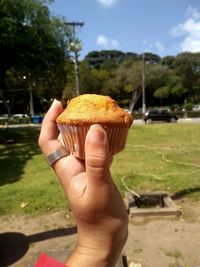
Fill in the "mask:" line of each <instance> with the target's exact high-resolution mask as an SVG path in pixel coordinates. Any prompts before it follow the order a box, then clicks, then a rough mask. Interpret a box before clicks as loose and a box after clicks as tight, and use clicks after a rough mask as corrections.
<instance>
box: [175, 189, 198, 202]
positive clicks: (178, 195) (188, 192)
mask: <svg viewBox="0 0 200 267" xmlns="http://www.w3.org/2000/svg"><path fill="white" fill-rule="evenodd" d="M198 192H200V186H197V187H190V188H186V189H183V190H180V191H178V192H176V193H175V194H174V195H172V196H171V198H172V199H173V200H176V199H180V198H183V197H186V196H189V195H191V194H193V193H198Z"/></svg>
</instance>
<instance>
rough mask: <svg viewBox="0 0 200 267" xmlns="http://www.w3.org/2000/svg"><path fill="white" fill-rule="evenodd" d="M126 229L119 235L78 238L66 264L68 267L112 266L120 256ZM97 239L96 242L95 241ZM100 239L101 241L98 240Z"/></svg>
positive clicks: (126, 234)
mask: <svg viewBox="0 0 200 267" xmlns="http://www.w3.org/2000/svg"><path fill="white" fill-rule="evenodd" d="M127 236H128V231H127V230H125V231H124V234H123V235H122V236H121V237H120V238H119V237H114V238H111V239H109V238H108V237H105V236H104V237H103V236H102V237H100V236H98V237H96V238H95V237H90V238H89V239H87V238H86V239H85V238H84V239H81V240H80V238H79V240H78V245H77V247H76V248H75V250H74V251H73V253H72V255H71V256H70V257H69V259H68V260H67V262H66V264H67V266H69V267H94V266H95V267H114V266H115V265H116V263H117V260H118V259H119V257H120V256H121V253H122V249H123V247H124V245H125V243H126V240H127ZM97 239H98V242H97ZM100 240H101V241H100Z"/></svg>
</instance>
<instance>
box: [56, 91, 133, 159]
mask: <svg viewBox="0 0 200 267" xmlns="http://www.w3.org/2000/svg"><path fill="white" fill-rule="evenodd" d="M56 122H57V125H58V128H59V130H60V132H61V134H62V137H63V141H64V144H65V146H66V149H67V150H68V151H70V154H72V155H74V156H75V157H78V158H80V159H84V158H85V138H86V134H87V132H88V130H89V128H90V126H91V125H92V124H100V125H101V126H102V127H103V128H104V129H105V131H106V133H107V136H108V142H109V151H110V153H111V154H113V155H114V154H116V153H118V152H120V151H122V150H123V149H124V148H125V144H126V139H127V134H128V129H129V128H130V126H131V124H132V122H133V118H132V116H131V115H130V114H129V113H127V112H126V111H124V110H123V109H122V108H120V107H119V106H118V105H117V103H116V102H115V101H114V100H113V99H112V98H111V97H109V96H103V95H95V94H84V95H80V96H77V97H75V98H73V99H71V100H70V101H68V104H67V107H66V109H65V110H64V111H63V112H62V113H61V114H60V115H59V116H58V118H57V120H56Z"/></svg>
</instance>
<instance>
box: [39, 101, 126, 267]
mask: <svg viewBox="0 0 200 267" xmlns="http://www.w3.org/2000/svg"><path fill="white" fill-rule="evenodd" d="M61 112H62V105H61V103H60V102H59V101H57V100H54V102H53V104H52V106H51V108H50V109H49V111H48V112H47V114H46V116H45V118H44V120H43V123H42V128H41V133H40V137H39V145H40V147H41V149H42V151H43V153H44V155H45V156H48V155H49V154H51V153H52V152H53V151H55V150H56V149H58V148H60V147H62V146H63V145H62V142H61V141H59V138H58V130H57V125H56V118H57V117H58V115H59V114H60V113H61ZM111 162H112V157H111V156H110V155H109V150H108V140H107V135H106V132H105V131H104V130H103V128H102V127H101V126H100V125H93V126H91V127H90V130H89V131H88V134H87V136H86V141H85V161H83V160H80V159H78V158H75V157H73V156H71V155H69V156H66V157H64V158H61V159H60V160H58V161H57V162H56V163H54V164H53V166H52V167H53V169H54V171H55V173H56V175H57V176H58V178H59V181H60V183H61V185H62V186H63V189H64V191H65V194H66V196H67V198H68V200H69V203H70V206H71V209H72V211H73V213H74V216H75V219H76V222H77V230H78V235H77V236H78V237H77V238H78V240H77V246H76V248H75V250H74V252H73V253H72V255H71V256H70V258H69V259H68V260H67V265H68V266H70V267H75V266H77V267H86V266H87V267H108V266H109V267H112V266H115V264H116V261H117V259H118V257H119V256H120V254H121V251H122V248H123V246H124V244H125V242H126V239H127V233H128V230H127V229H128V227H127V225H128V218H127V212H126V209H125V206H124V203H123V200H122V198H121V195H120V193H119V191H118V189H117V187H116V186H115V184H114V182H113V180H112V178H111V175H110V170H109V168H110V165H111Z"/></svg>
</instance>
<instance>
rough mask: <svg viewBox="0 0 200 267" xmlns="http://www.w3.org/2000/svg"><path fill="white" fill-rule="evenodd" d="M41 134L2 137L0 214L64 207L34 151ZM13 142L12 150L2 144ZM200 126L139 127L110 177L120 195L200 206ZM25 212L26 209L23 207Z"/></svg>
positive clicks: (32, 131) (16, 133)
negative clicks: (157, 195) (156, 196)
mask: <svg viewBox="0 0 200 267" xmlns="http://www.w3.org/2000/svg"><path fill="white" fill-rule="evenodd" d="M38 134H39V130H36V129H23V130H22V129H18V130H16V129H15V130H14V129H13V130H11V129H10V130H9V131H7V132H0V140H1V142H0V143H1V144H0V170H1V173H0V213H1V214H6V213H13V212H15V213H28V214H37V213H42V212H47V211H50V210H58V209H63V208H66V207H67V203H66V200H65V197H64V194H63V191H62V189H61V186H60V185H59V183H58V181H57V178H56V177H55V174H54V172H53V171H52V169H51V168H49V167H48V166H47V164H46V162H45V160H44V157H43V155H42V154H41V151H40V149H39V148H38V145H37V138H38ZM7 138H13V139H14V142H13V144H9V145H8V144H6V142H5V140H6V139H7ZM199 140H200V125H198V124H155V125H141V126H139V125H137V126H133V127H132V128H131V129H130V131H129V136H128V140H127V145H126V149H125V151H123V152H122V153H120V154H118V155H116V156H115V158H114V161H113V164H112V167H111V172H112V175H113V178H114V180H115V182H116V183H117V185H118V186H119V188H120V190H121V192H122V193H124V192H125V191H126V189H125V186H124V184H123V182H122V178H123V177H124V181H125V183H126V186H128V188H130V189H132V190H134V191H136V192H143V191H160V190H162V191H166V192H168V193H170V194H172V195H173V194H177V195H180V196H181V197H184V196H187V197H190V198H192V199H193V200H195V201H200V144H199ZM24 206H25V207H24Z"/></svg>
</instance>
